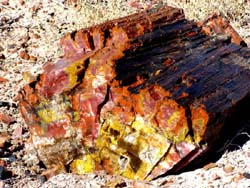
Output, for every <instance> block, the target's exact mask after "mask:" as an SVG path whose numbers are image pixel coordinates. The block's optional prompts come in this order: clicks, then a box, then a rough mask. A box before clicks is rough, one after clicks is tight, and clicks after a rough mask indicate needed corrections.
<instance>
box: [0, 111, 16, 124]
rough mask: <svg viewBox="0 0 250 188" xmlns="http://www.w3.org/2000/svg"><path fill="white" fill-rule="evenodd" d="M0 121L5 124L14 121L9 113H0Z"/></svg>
mask: <svg viewBox="0 0 250 188" xmlns="http://www.w3.org/2000/svg"><path fill="white" fill-rule="evenodd" d="M0 122H3V123H5V124H7V125H10V124H11V123H13V122H14V119H13V118H12V117H10V116H9V115H6V114H3V113H0Z"/></svg>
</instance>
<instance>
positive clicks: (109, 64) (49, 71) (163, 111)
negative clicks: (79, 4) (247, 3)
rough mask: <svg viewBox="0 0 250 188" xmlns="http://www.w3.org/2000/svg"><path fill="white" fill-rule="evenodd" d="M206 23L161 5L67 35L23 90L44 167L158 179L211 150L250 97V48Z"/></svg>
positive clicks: (23, 109) (23, 110) (24, 111)
mask: <svg viewBox="0 0 250 188" xmlns="http://www.w3.org/2000/svg"><path fill="white" fill-rule="evenodd" d="M217 19H218V17H216V20H217ZM210 22H211V20H210ZM206 23H207V22H206ZM216 23H217V22H216ZM205 27H207V26H206V25H204V27H203V29H202V27H198V26H197V24H196V23H195V22H192V21H188V20H186V19H185V18H184V15H183V11H182V10H181V9H176V8H172V7H163V8H160V9H156V10H155V9H153V10H150V11H147V12H144V13H139V14H135V15H131V16H128V17H125V18H121V19H118V20H113V21H109V22H107V23H105V24H101V25H98V26H94V27H91V28H88V29H82V30H80V31H77V32H73V33H71V34H68V35H66V36H65V37H63V38H62V39H61V45H62V47H63V49H64V53H65V55H64V57H63V58H62V59H60V60H59V61H58V62H56V63H55V64H48V65H47V66H45V68H44V73H43V74H41V75H40V76H39V77H38V81H35V82H33V83H30V84H29V85H27V86H25V87H24V89H23V90H22V91H20V94H19V99H20V103H19V108H20V111H21V113H22V115H23V117H24V119H25V121H26V123H27V124H28V125H29V128H30V132H31V135H32V140H33V143H34V145H35V146H36V148H37V150H38V153H39V156H40V158H41V160H42V161H43V162H44V163H45V165H46V166H47V167H48V168H52V167H54V166H55V165H57V164H60V165H67V164H69V163H70V162H71V161H72V160H73V159H76V158H77V159H76V160H74V161H73V162H72V163H71V165H70V166H71V170H72V171H73V172H76V173H86V172H93V171H95V170H105V171H106V172H108V173H110V174H119V175H123V176H125V177H128V178H131V179H153V178H156V177H157V176H159V175H162V174H164V173H166V172H167V171H169V170H171V169H173V168H174V169H175V168H176V169H179V168H181V167H183V166H185V165H186V164H187V163H189V162H190V161H191V160H192V159H193V158H195V157H197V156H198V155H200V154H201V153H203V152H204V151H205V150H206V149H208V148H209V147H210V145H211V144H213V142H214V141H215V140H216V137H217V135H218V134H219V131H220V129H221V127H222V125H223V123H224V120H225V118H227V116H228V114H229V112H230V111H231V110H232V109H233V107H234V104H236V103H238V102H239V101H240V100H242V99H243V98H244V97H245V96H247V95H248V94H249V88H250V73H249V70H247V69H248V67H249V64H250V60H249V57H250V54H249V52H250V51H249V49H247V48H244V47H242V46H239V45H237V44H234V43H231V38H234V37H235V36H236V34H235V35H233V36H230V35H229V36H228V37H221V35H220V36H219V37H218V36H208V35H207V34H208V33H207V34H206V33H205V32H204V30H205V29H204V28H205ZM216 27H218V25H217V26H216ZM215 32H216V31H213V33H215ZM220 33H225V32H224V30H223V29H222V30H221V31H220ZM237 37H239V36H238V35H237ZM237 39H239V38H237ZM237 41H238V40H237ZM236 43H238V42H236ZM240 44H242V43H241V42H240ZM242 80H244V82H242ZM77 156H78V157H77Z"/></svg>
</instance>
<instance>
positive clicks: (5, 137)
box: [0, 134, 9, 148]
mask: <svg viewBox="0 0 250 188" xmlns="http://www.w3.org/2000/svg"><path fill="white" fill-rule="evenodd" d="M8 139H9V137H8V135H3V134H2V135H1V134H0V148H3V147H4V146H5V143H6V141H7V140H8Z"/></svg>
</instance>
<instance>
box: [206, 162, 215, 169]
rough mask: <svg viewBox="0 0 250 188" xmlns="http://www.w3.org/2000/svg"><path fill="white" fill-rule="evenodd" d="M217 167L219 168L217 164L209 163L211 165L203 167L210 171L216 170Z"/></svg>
mask: <svg viewBox="0 0 250 188" xmlns="http://www.w3.org/2000/svg"><path fill="white" fill-rule="evenodd" d="M215 167H217V164H216V163H209V164H207V165H205V166H203V169H204V170H209V169H211V168H215Z"/></svg>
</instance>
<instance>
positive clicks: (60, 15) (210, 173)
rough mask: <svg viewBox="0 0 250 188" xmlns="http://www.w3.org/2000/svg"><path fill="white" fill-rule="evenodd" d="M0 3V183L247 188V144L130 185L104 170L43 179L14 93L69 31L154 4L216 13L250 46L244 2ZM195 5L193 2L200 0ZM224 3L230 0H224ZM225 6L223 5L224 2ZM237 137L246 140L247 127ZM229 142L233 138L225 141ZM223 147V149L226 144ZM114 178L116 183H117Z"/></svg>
mask: <svg viewBox="0 0 250 188" xmlns="http://www.w3.org/2000/svg"><path fill="white" fill-rule="evenodd" d="M75 1H76V0H40V1H39V0H0V187H5V188H7V187H22V188H23V187H25V188H26V187H29V188H35V187H43V188H47V187H58V188H59V187H60V188H61V187H75V188H76V187H107V186H110V187H114V186H116V185H117V184H118V185H117V187H159V186H162V187H185V188H186V187H211V188H212V187H230V188H231V187H250V141H248V142H246V143H244V144H243V145H242V146H240V145H239V148H238V149H237V150H235V151H230V152H229V151H228V152H227V151H226V152H225V153H224V154H223V155H222V156H221V158H220V159H219V160H217V161H215V162H214V163H213V162H212V163H209V164H208V165H206V166H204V167H203V168H199V169H196V170H194V171H190V172H185V173H182V174H180V175H171V176H167V177H164V178H160V179H157V180H155V181H152V182H133V181H129V180H124V179H123V178H121V177H112V176H107V175H105V174H89V175H85V176H78V175H73V174H61V175H57V176H54V177H52V178H51V179H49V180H48V181H45V179H44V177H43V176H41V173H42V172H43V171H44V170H45V169H44V167H43V166H42V165H41V164H40V163H39V160H38V158H37V157H36V151H35V150H34V148H33V147H32V144H31V143H30V141H29V132H28V129H27V127H26V125H25V123H24V122H23V120H22V118H21V116H20V113H19V112H18V110H17V108H16V105H17V102H16V101H15V96H16V94H17V91H18V90H19V89H20V88H21V87H23V85H24V84H25V83H26V82H27V81H29V80H30V79H32V77H34V76H35V75H37V74H38V73H41V71H42V65H43V64H44V63H45V62H54V61H55V60H56V59H57V58H58V57H60V56H61V55H62V51H61V49H60V47H59V39H60V38H61V37H62V36H63V35H64V34H65V33H67V32H71V31H73V30H76V29H80V28H83V27H88V26H90V25H93V24H96V23H100V22H103V21H105V20H107V19H113V18H118V17H121V16H125V15H128V14H131V13H133V12H138V11H140V10H144V9H147V8H151V7H153V6H162V5H164V4H169V5H172V6H177V7H182V8H184V10H185V12H186V15H187V17H188V18H192V19H203V18H204V17H205V15H206V14H207V13H209V12H210V13H211V11H213V10H215V7H216V8H218V9H219V10H220V11H222V12H223V13H224V14H225V15H226V16H228V17H229V19H230V20H231V22H232V25H233V26H234V27H235V28H236V30H237V31H238V32H239V33H240V35H241V36H242V37H243V38H244V39H245V41H246V42H247V43H248V44H250V24H249V23H250V2H249V1H248V0H246V1H232V0H227V1H214V2H213V3H210V4H208V2H209V1H208V0H201V1H195V0H191V1H181V0H179V1H178V0H173V1H155V0H153V1H149V0H144V1H131V0H130V1H129V0H127V1H125V0H117V1H115V0H112V1H100V0H99V1H97V0H86V1H83V0H82V1H80V0H79V1H78V2H79V3H77V4H74V2H75ZM198 2H199V3H198ZM226 3H228V4H226ZM225 5H227V6H225ZM248 123H249V122H248ZM238 137H244V138H246V140H250V135H249V134H248V133H247V132H244V131H242V132H240V133H239V135H238ZM230 144H231V145H232V144H233V143H232V142H230V141H229V142H228V143H225V145H230ZM225 148H226V147H225ZM117 182H119V183H117Z"/></svg>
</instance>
